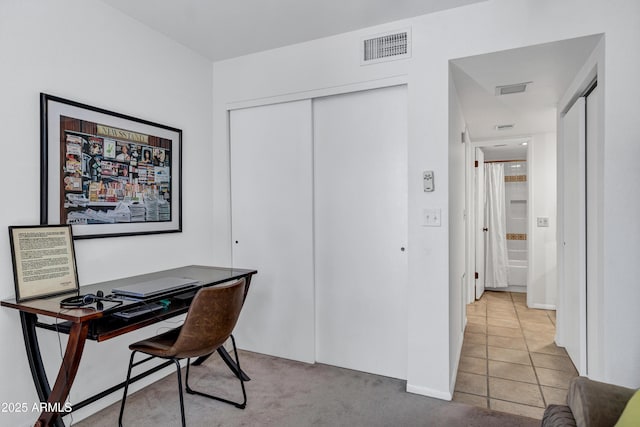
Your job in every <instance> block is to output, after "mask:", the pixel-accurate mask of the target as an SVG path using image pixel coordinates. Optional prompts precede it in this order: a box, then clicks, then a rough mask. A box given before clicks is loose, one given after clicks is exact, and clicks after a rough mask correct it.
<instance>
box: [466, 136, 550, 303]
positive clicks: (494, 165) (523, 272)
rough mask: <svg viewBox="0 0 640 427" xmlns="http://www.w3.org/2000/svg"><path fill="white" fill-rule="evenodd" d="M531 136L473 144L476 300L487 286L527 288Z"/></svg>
mask: <svg viewBox="0 0 640 427" xmlns="http://www.w3.org/2000/svg"><path fill="white" fill-rule="evenodd" d="M529 140H530V138H522V139H513V140H497V141H487V142H480V143H478V145H477V146H476V147H475V153H476V160H475V162H474V179H475V183H474V186H473V189H474V190H475V195H474V197H473V198H474V201H475V216H476V221H475V224H474V225H475V232H474V234H475V236H476V251H475V265H476V269H475V271H477V272H478V278H477V279H476V284H475V299H480V298H481V297H482V294H483V292H484V290H485V289H486V290H494V291H509V292H516V293H523V294H524V293H526V292H527V284H528V271H529V268H528V260H529V244H528V235H529V221H528V218H529V216H530V214H529V206H530V203H529V179H528V163H527V157H528V146H529ZM548 222H549V220H548V218H547V219H546V224H547V226H548Z"/></svg>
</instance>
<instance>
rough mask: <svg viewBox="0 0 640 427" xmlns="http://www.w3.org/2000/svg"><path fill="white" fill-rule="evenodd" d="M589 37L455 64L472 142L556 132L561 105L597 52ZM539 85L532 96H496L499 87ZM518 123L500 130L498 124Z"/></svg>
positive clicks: (528, 93)
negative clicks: (497, 128) (558, 107)
mask: <svg viewBox="0 0 640 427" xmlns="http://www.w3.org/2000/svg"><path fill="white" fill-rule="evenodd" d="M599 40H600V36H599V35H596V36H587V37H580V38H576V39H570V40H562V41H558V42H554V43H547V44H541V45H535V46H529V47H525V48H520V49H512V50H505V51H501V52H495V53H489V54H486V55H478V56H471V57H467V58H460V59H456V60H453V61H451V64H452V65H451V69H452V74H453V78H454V82H455V86H456V90H457V92H458V97H459V99H460V103H461V106H462V111H463V114H464V117H465V121H466V123H467V126H468V128H469V134H470V135H471V138H472V140H482V139H501V138H505V137H512V136H516V135H529V134H533V133H541V132H555V130H556V105H557V103H558V101H559V100H560V97H561V96H562V95H563V94H564V92H565V91H566V90H567V89H568V86H569V84H571V82H572V81H573V79H574V78H575V77H576V75H577V73H578V71H579V70H580V69H581V68H582V66H583V65H584V64H585V62H586V60H587V58H588V57H589V55H590V54H591V52H593V49H594V48H595V46H596V44H597V43H598V41H599ZM522 82H533V83H532V84H531V85H529V87H528V88H527V90H526V92H524V93H519V94H511V95H503V96H496V95H495V91H496V86H503V85H509V84H516V83H522ZM502 124H514V125H515V127H514V128H513V129H512V130H507V131H498V130H496V129H494V127H495V126H496V125H502Z"/></svg>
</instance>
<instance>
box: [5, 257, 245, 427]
mask: <svg viewBox="0 0 640 427" xmlns="http://www.w3.org/2000/svg"><path fill="white" fill-rule="evenodd" d="M256 273H257V271H255V270H244V269H233V268H221V267H206V266H195V265H192V266H188V267H180V268H174V269H171V270H164V271H158V272H155V273H149V274H143V275H139V276H132V277H127V278H123V279H118V280H112V281H108V282H102V283H96V284H93V285H88V286H82V287H81V288H80V294H94V295H95V294H96V292H97V291H98V290H102V291H103V292H104V294H105V295H108V294H109V293H111V290H112V289H114V288H117V287H121V286H126V285H131V284H134V283H138V282H146V281H149V280H152V279H158V278H162V277H188V278H191V279H195V280H199V281H200V282H202V284H203V286H214V285H217V284H220V283H224V282H228V281H230V280H235V279H240V278H244V279H245V281H246V288H245V298H246V293H247V292H248V290H249V285H250V283H251V276H252V275H254V274H256ZM189 293H193V291H192V290H191V291H189V290H187V291H185V290H184V289H183V290H180V291H176V292H173V293H168V294H163V295H162V296H159V297H156V298H153V299H148V300H145V301H124V302H123V303H122V304H121V305H117V304H115V303H112V302H103V303H96V304H91V306H88V307H85V308H73V309H66V308H60V301H61V300H62V299H64V298H66V297H68V296H69V295H65V296H60V297H52V298H46V299H37V300H32V301H26V302H21V303H18V302H16V301H15V300H6V301H2V302H1V303H0V304H1V305H2V306H4V307H8V308H13V309H16V310H19V312H20V320H21V323H22V333H23V336H24V342H25V346H26V350H27V358H28V360H29V367H30V368H31V376H32V377H33V382H34V384H35V386H36V391H37V392H38V397H39V398H40V401H41V402H47V403H48V404H49V405H48V406H47V409H56V408H57V409H58V411H55V410H53V411H49V410H45V411H43V412H42V413H41V414H40V417H39V418H38V421H36V423H35V426H50V425H54V426H64V423H63V421H62V418H61V417H60V416H59V415H60V413H61V411H62V410H63V409H64V403H65V401H66V399H67V397H68V395H69V391H70V390H71V386H72V384H73V381H74V379H75V376H76V373H77V372H78V366H79V365H80V359H81V357H82V351H83V349H84V344H85V341H86V340H87V339H90V340H95V341H98V342H100V341H105V340H108V339H110V338H114V337H117V336H119V335H122V334H126V333H128V332H131V331H135V330H137V329H140V328H142V327H145V326H148V325H151V324H153V323H157V322H160V321H162V320H165V319H168V318H171V317H175V316H178V315H180V314H184V313H186V312H187V310H188V309H189V304H190V303H191V298H192V297H193V295H190V294H189ZM158 300H169V301H170V304H169V306H168V307H167V308H166V309H164V310H161V311H157V312H152V313H148V314H145V315H142V316H140V317H137V318H132V319H127V320H125V319H121V318H118V317H116V316H113V314H114V313H117V312H119V311H122V310H125V309H129V308H133V307H136V306H140V305H144V304H147V303H149V302H153V301H158ZM38 316H45V317H47V318H49V319H50V320H51V318H53V319H55V321H56V322H54V323H45V322H42V321H40V320H39V318H38ZM59 320H62V322H61V323H60V322H58V321H59ZM36 328H43V329H48V330H53V331H57V332H61V333H66V334H69V340H68V341H67V347H66V349H65V353H64V358H63V360H62V363H61V365H60V368H59V370H58V375H57V378H56V381H55V384H54V386H53V389H51V387H50V385H49V380H48V378H47V374H46V372H45V369H44V365H43V362H42V354H41V353H40V346H39V344H38V336H37V333H36ZM218 353H219V354H220V356H222V358H223V360H224V361H225V362H226V363H227V365H228V366H229V367H230V368H231V369H232V370H234V372H235V373H236V375H244V373H243V372H240V371H238V370H237V367H236V366H235V364H234V363H233V360H232V359H231V358H230V357H229V355H228V354H227V352H226V350H225V349H224V348H220V349H219V350H218ZM201 362H202V359H198V360H197V361H196V362H194V364H199V363H201ZM169 363H171V362H165V363H163V364H161V365H158V366H156V367H154V368H151V369H150V370H148V371H146V372H145V373H143V374H140V375H138V376H136V377H134V378H133V381H136V380H139V379H141V378H144V377H145V376H148V375H150V374H152V373H154V372H157V371H158V370H160V369H162V368H163V367H165V366H167V365H168V364H169ZM123 369H124V368H123ZM245 378H247V379H248V377H246V376H245ZM123 387H124V382H122V383H120V384H117V385H115V386H113V387H111V388H109V389H107V390H104V391H103V392H101V393H98V394H97V395H95V396H92V397H90V398H88V399H85V400H84V401H82V402H80V403H78V404H76V405H73V410H77V409H80V408H82V407H84V406H86V405H88V404H90V403H93V402H95V401H96V400H98V399H100V398H102V397H104V396H106V395H107V394H110V393H113V392H114V391H117V390H119V389H121V388H123Z"/></svg>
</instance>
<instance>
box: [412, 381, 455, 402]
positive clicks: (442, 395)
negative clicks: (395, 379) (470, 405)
mask: <svg viewBox="0 0 640 427" xmlns="http://www.w3.org/2000/svg"><path fill="white" fill-rule="evenodd" d="M407 393H413V394H419V395H422V396H427V397H435V398H436V399H440V400H447V401H450V400H451V399H452V398H453V395H452V394H451V393H450V392H447V391H441V390H434V389H432V388H428V387H421V386H417V385H411V384H409V383H407Z"/></svg>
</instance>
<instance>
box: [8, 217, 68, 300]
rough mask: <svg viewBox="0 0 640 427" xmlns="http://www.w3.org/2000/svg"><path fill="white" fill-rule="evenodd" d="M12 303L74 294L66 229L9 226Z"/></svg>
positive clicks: (61, 227)
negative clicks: (11, 263)
mask: <svg viewBox="0 0 640 427" xmlns="http://www.w3.org/2000/svg"><path fill="white" fill-rule="evenodd" d="M9 240H10V243H11V257H12V259H13V276H14V281H15V286H16V301H17V302H22V301H27V300H31V299H36V298H44V297H50V296H54V295H62V294H68V293H73V292H77V291H78V289H79V283H78V271H77V269H76V256H75V250H74V247H73V234H72V231H71V226H70V225H32V226H10V227H9Z"/></svg>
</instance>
